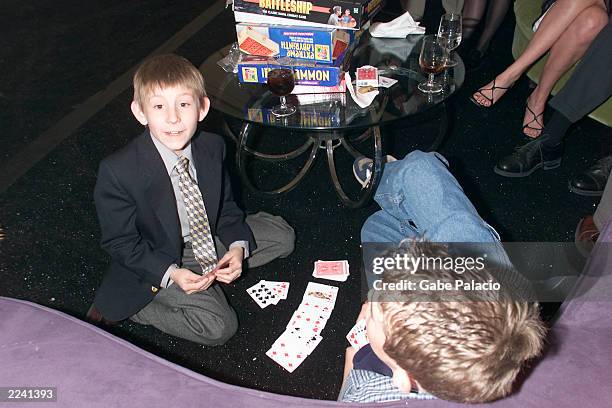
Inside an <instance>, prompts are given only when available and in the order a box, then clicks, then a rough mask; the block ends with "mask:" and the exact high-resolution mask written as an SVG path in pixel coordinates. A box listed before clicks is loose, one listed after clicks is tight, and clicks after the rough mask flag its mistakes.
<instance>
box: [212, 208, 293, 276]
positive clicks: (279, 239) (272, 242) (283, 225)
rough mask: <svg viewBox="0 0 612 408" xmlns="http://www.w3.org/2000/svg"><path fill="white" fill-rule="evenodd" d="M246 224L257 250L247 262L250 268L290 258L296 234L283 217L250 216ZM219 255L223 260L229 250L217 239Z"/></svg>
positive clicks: (261, 213) (257, 214) (259, 213)
mask: <svg viewBox="0 0 612 408" xmlns="http://www.w3.org/2000/svg"><path fill="white" fill-rule="evenodd" d="M246 223H247V224H248V226H249V227H250V228H251V231H252V232H253V236H254V237H255V243H256V244H257V248H256V249H255V250H254V251H252V252H251V253H250V255H249V257H248V258H247V260H246V262H247V265H248V266H249V268H257V267H258V266H262V265H265V264H267V263H268V262H271V261H273V260H274V259H276V258H285V257H287V256H289V255H290V254H291V253H292V252H293V249H294V245H295V232H294V231H293V228H291V226H290V225H289V224H288V223H287V221H285V220H284V219H283V218H282V217H280V216H277V215H271V214H268V213H266V212H263V211H262V212H258V213H256V214H249V215H247V217H246ZM215 243H216V246H217V255H218V257H219V258H221V257H222V256H223V255H224V254H225V253H226V252H227V249H226V248H225V246H224V245H223V243H222V242H221V241H220V240H219V239H218V238H217V237H215Z"/></svg>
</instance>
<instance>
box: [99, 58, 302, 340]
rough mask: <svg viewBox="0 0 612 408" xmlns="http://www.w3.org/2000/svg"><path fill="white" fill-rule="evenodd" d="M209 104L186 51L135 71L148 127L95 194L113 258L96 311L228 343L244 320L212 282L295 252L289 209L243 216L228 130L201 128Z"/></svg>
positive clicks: (105, 318)
mask: <svg viewBox="0 0 612 408" xmlns="http://www.w3.org/2000/svg"><path fill="white" fill-rule="evenodd" d="M209 107H210V101H209V99H208V98H207V97H206V92H205V89H204V79H203V77H202V75H201V73H200V72H199V71H198V70H197V68H196V67H194V66H193V65H192V64H191V63H190V62H189V61H187V60H186V59H184V58H182V57H179V56H177V55H172V54H168V55H160V56H156V57H153V58H151V59H149V60H148V61H145V62H144V63H143V64H142V65H141V66H140V68H138V70H137V71H136V73H135V75H134V101H133V102H132V105H131V108H132V113H133V114H134V116H135V117H136V119H137V120H138V121H139V122H140V123H142V124H143V125H144V126H146V129H145V132H144V133H143V134H142V135H140V136H139V137H137V138H136V139H134V140H133V141H132V142H131V143H129V144H128V145H127V146H125V147H124V148H122V149H121V150H119V151H118V152H116V153H114V154H112V155H111V156H109V157H107V158H106V159H104V160H103V161H102V163H101V164H100V169H99V173H98V180H97V183H96V187H95V191H94V199H95V203H96V209H97V212H98V218H99V220H100V227H101V230H102V241H101V243H102V247H103V248H104V249H105V250H106V251H107V252H108V253H109V254H110V256H111V265H110V269H109V270H108V272H107V273H106V275H105V277H104V280H103V282H102V284H101V286H100V288H99V289H98V291H97V293H96V298H95V300H94V304H93V305H92V307H91V308H90V310H89V312H88V318H89V319H90V320H92V321H94V322H103V323H112V322H116V321H120V320H123V319H126V318H130V319H131V320H133V321H135V322H137V323H141V324H150V325H153V326H155V327H157V328H158V329H160V330H162V331H164V332H166V333H169V334H172V335H174V336H178V337H182V338H186V339H188V340H191V341H194V342H197V343H201V344H205V345H218V344H223V343H225V342H226V341H227V340H228V339H229V338H230V337H231V336H232V335H233V334H234V333H235V332H236V330H237V327H238V322H237V318H236V314H235V312H234V310H233V309H232V308H231V307H230V306H229V304H228V303H227V300H226V298H225V295H224V294H223V291H222V290H221V288H220V286H219V285H217V284H216V283H215V282H216V281H219V282H223V283H230V282H232V281H234V280H235V279H237V278H238V277H240V274H241V273H242V263H243V260H244V259H245V258H246V257H249V256H250V259H249V265H250V266H251V267H254V266H259V265H262V264H264V263H266V262H269V261H270V260H272V259H274V258H276V257H285V256H287V255H289V254H290V253H291V252H292V251H293V242H294V239H295V237H294V233H293V230H292V229H291V227H290V226H289V225H287V223H286V222H285V221H284V220H283V219H282V218H280V217H273V216H271V215H269V214H266V213H258V214H255V215H253V216H249V217H247V219H246V220H245V215H244V213H243V212H242V210H241V209H240V208H239V207H238V206H237V205H236V203H235V202H234V199H233V196H232V188H231V185H230V180H229V176H228V175H227V172H226V171H225V170H224V168H223V159H224V157H225V144H224V142H223V139H222V138H221V137H220V136H218V135H215V134H211V133H206V132H201V133H199V134H198V135H197V136H194V135H195V134H196V130H197V126H198V122H200V121H202V120H203V119H204V118H205V117H206V114H207V113H208V109H209ZM258 241H261V242H262V244H263V245H261V246H260V247H259V248H257V245H256V242H258ZM226 248H227V250H226ZM217 252H219V255H220V259H218V254H217ZM223 252H225V254H224V255H223Z"/></svg>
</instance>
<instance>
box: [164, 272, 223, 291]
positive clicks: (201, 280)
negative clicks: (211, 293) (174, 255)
mask: <svg viewBox="0 0 612 408" xmlns="http://www.w3.org/2000/svg"><path fill="white" fill-rule="evenodd" d="M170 279H172V280H173V281H174V283H175V284H177V285H179V287H180V288H181V289H183V291H184V292H185V293H186V294H188V295H191V294H192V293H196V292H202V291H203V290H206V289H208V288H209V287H210V285H212V283H213V282H214V281H215V274H213V273H209V274H208V275H206V276H201V275H198V274H197V273H194V272H192V271H190V270H189V269H185V268H178V269H175V270H174V271H173V272H172V274H171V275H170Z"/></svg>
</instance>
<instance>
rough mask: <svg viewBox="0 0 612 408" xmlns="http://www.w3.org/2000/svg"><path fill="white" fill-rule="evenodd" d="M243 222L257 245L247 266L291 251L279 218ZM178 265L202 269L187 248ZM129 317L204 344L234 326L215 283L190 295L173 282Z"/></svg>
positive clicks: (221, 338) (223, 337)
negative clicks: (249, 229)
mask: <svg viewBox="0 0 612 408" xmlns="http://www.w3.org/2000/svg"><path fill="white" fill-rule="evenodd" d="M246 223H247V224H248V225H249V227H250V228H251V231H253V236H254V237H255V242H256V244H257V249H255V250H254V251H253V252H252V253H251V254H250V256H249V258H247V260H246V263H247V265H248V266H249V267H251V268H253V267H257V266H261V265H264V264H266V263H268V262H270V261H272V260H273V259H276V258H284V257H286V256H288V255H289V254H291V252H293V248H294V241H295V233H294V232H293V228H291V226H289V224H287V222H286V221H285V220H284V219H282V218H281V217H279V216H273V215H270V214H267V213H264V212H259V213H257V214H253V215H248V216H247V217H246ZM215 241H216V243H217V254H218V256H219V258H221V257H222V256H223V255H224V254H225V252H226V248H225V247H224V246H223V244H221V242H220V241H219V240H218V239H217V237H215ZM181 266H182V267H184V268H187V269H191V270H192V271H194V272H197V273H202V268H201V267H200V265H199V264H198V262H197V261H196V260H195V258H194V256H193V250H192V249H191V248H189V247H186V248H185V249H184V250H183V257H182V260H181ZM130 319H131V320H133V321H134V322H136V323H140V324H145V325H152V326H154V327H156V328H158V329H159V330H161V331H163V332H165V333H168V334H171V335H173V336H176V337H181V338H184V339H187V340H191V341H193V342H196V343H199V344H204V345H207V346H215V345H220V344H223V343H225V342H226V341H227V340H229V339H230V337H232V336H233V335H234V334H235V333H236V330H237V329H238V319H237V318H236V312H235V311H234V309H232V307H231V306H230V305H229V304H228V302H227V299H226V297H225V294H224V293H223V290H222V289H221V286H220V285H219V284H218V283H213V284H212V285H211V286H210V287H209V288H208V289H207V290H205V291H203V292H198V293H192V294H191V295H188V294H186V293H185V292H183V290H182V289H181V288H180V287H179V286H178V285H177V284H172V285H170V286H169V287H167V288H165V289H160V291H159V293H158V294H157V295H156V296H155V298H154V299H153V300H152V301H151V302H150V303H149V304H148V305H147V306H145V307H144V308H143V309H142V310H140V311H139V312H138V313H136V314H135V315H133V316H132V317H130Z"/></svg>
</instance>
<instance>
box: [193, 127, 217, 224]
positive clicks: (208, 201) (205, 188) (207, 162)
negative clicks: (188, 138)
mask: <svg viewBox="0 0 612 408" xmlns="http://www.w3.org/2000/svg"><path fill="white" fill-rule="evenodd" d="M199 137H200V138H201V137H205V136H203V135H199ZM191 154H192V155H193V160H194V165H195V168H196V172H197V173H198V187H199V188H200V192H201V193H202V198H203V199H204V206H205V208H206V215H207V216H208V221H209V223H210V227H211V229H212V230H213V233H214V226H215V225H216V220H217V212H218V210H219V197H220V195H221V190H220V183H218V182H215V181H214V179H215V178H216V177H218V176H217V174H218V173H219V169H218V168H219V167H220V165H221V163H220V162H219V160H220V159H213V158H212V157H211V155H210V152H209V151H208V150H207V149H206V146H205V144H204V143H195V140H194V142H192V143H191Z"/></svg>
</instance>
